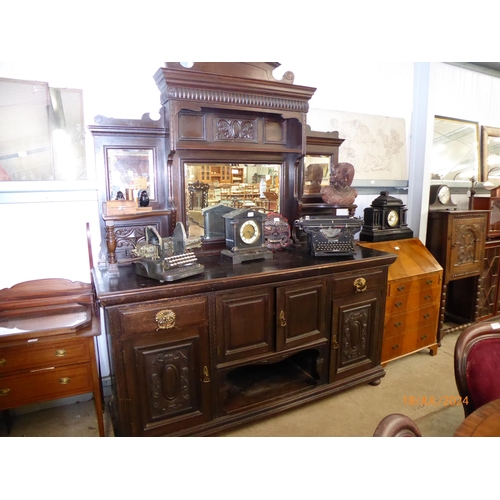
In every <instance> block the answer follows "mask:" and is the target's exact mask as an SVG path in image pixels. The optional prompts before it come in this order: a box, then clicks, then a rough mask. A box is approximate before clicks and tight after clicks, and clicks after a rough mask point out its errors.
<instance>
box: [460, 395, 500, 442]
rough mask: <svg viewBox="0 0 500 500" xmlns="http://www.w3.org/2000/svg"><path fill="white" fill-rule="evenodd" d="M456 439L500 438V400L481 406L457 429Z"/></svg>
mask: <svg viewBox="0 0 500 500" xmlns="http://www.w3.org/2000/svg"><path fill="white" fill-rule="evenodd" d="M453 436H454V437H500V399H495V400H494V401H491V402H490V403H487V404H485V405H483V406H480V407H479V408H478V409H477V410H476V411H475V412H473V413H471V414H470V415H469V416H468V417H467V418H466V419H465V420H464V421H463V422H462V423H461V424H460V425H459V426H458V428H457V430H456V431H455V434H453Z"/></svg>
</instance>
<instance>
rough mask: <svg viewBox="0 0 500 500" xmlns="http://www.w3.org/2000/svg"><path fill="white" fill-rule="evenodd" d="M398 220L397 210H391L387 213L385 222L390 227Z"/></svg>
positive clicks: (395, 224)
mask: <svg viewBox="0 0 500 500" xmlns="http://www.w3.org/2000/svg"><path fill="white" fill-rule="evenodd" d="M398 222H399V214H398V211H397V210H391V211H390V212H389V213H388V214H387V224H389V226H390V227H396V226H397V225H398Z"/></svg>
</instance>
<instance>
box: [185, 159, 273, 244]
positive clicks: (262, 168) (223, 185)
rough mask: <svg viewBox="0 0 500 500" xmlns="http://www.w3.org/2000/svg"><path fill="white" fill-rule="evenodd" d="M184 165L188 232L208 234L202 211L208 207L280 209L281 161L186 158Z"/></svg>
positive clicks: (192, 234)
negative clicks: (226, 161) (196, 161)
mask: <svg viewBox="0 0 500 500" xmlns="http://www.w3.org/2000/svg"><path fill="white" fill-rule="evenodd" d="M184 167H185V172H184V175H185V180H186V182H185V185H186V205H187V207H186V213H187V219H188V220H187V227H186V231H187V232H188V234H189V236H201V237H206V236H207V235H206V232H205V217H204V214H205V212H206V210H205V209H207V208H210V207H215V206H218V205H224V206H227V207H230V208H231V209H234V210H236V209H237V208H244V207H257V208H258V209H261V210H264V211H272V212H278V213H279V210H280V207H279V198H280V196H279V172H280V168H281V165H275V164H267V163H266V164H240V163H193V162H187V163H185V164H184Z"/></svg>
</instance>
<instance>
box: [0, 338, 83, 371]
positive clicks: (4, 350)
mask: <svg viewBox="0 0 500 500" xmlns="http://www.w3.org/2000/svg"><path fill="white" fill-rule="evenodd" d="M89 360H90V352H89V342H88V340H87V339H82V340H80V341H78V340H77V341H69V342H68V341H66V342H64V341H62V342H51V343H49V344H47V343H46V342H45V343H40V344H37V343H29V344H25V345H23V346H19V345H15V346H9V347H0V375H3V374H7V373H12V372H14V371H20V370H33V369H37V368H49V367H56V366H63V365H70V364H73V363H79V362H82V361H89Z"/></svg>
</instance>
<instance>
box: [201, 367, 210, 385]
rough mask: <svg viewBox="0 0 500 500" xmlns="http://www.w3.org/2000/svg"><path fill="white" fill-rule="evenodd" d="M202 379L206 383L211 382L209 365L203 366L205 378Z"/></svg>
mask: <svg viewBox="0 0 500 500" xmlns="http://www.w3.org/2000/svg"><path fill="white" fill-rule="evenodd" d="M201 381H202V382H203V383H204V384H208V383H209V382H210V375H209V374H208V366H204V367H203V378H202V380H201Z"/></svg>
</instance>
